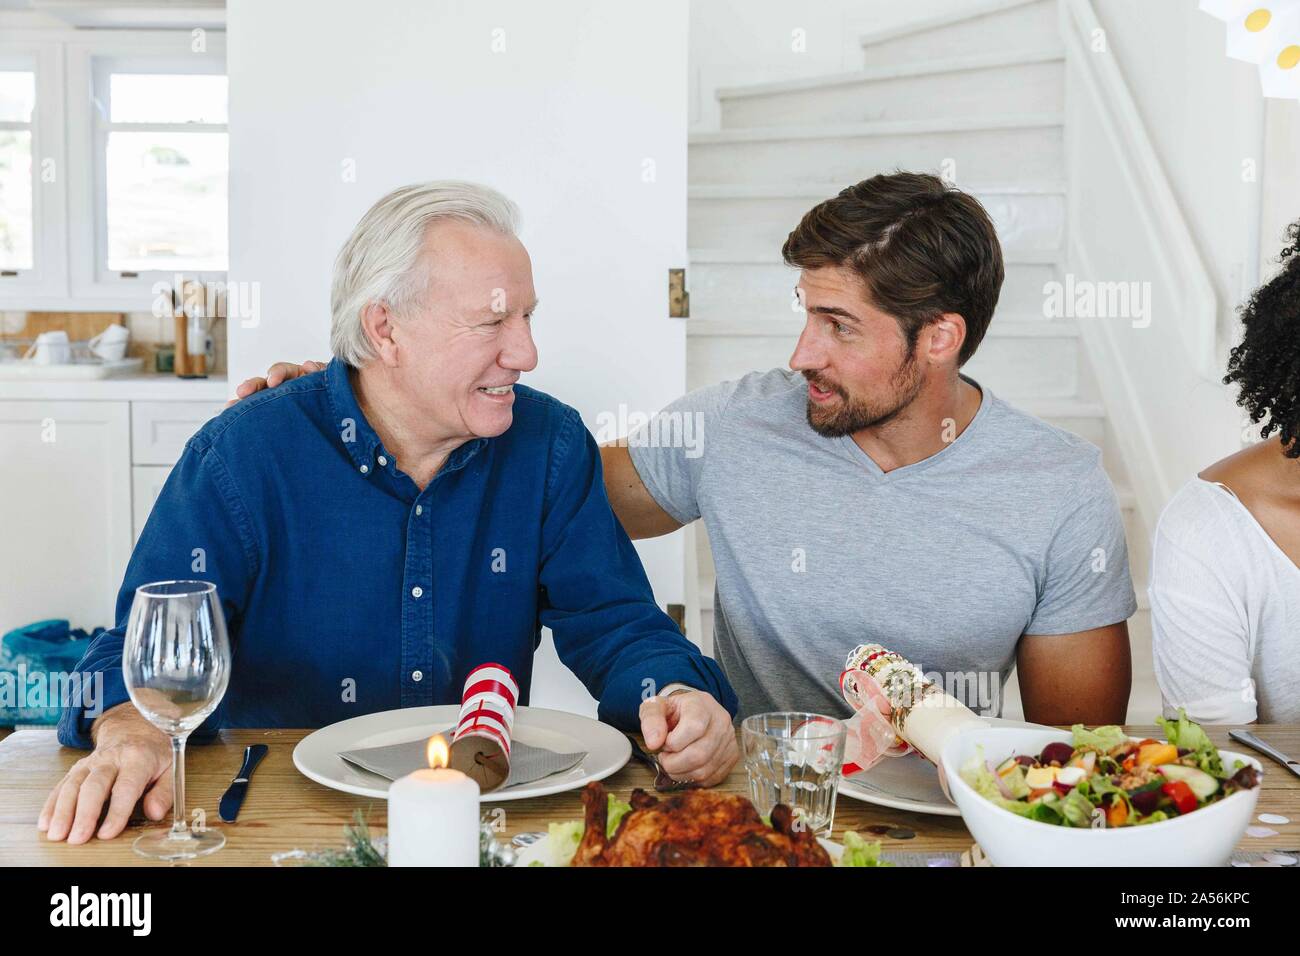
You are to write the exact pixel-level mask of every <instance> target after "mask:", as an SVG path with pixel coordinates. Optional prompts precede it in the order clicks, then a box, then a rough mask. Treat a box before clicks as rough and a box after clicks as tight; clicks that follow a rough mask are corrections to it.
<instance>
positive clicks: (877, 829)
mask: <svg viewBox="0 0 1300 956" xmlns="http://www.w3.org/2000/svg"><path fill="white" fill-rule="evenodd" d="M892 829H894V828H893V827H891V826H890V825H889V824H887V823H873V824H872V825H871V826H869V827H867V832H868V833H870V834H873V835H875V836H884V835H885V834H886V833H888V832H889V831H890V830H892Z"/></svg>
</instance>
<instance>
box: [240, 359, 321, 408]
mask: <svg viewBox="0 0 1300 956" xmlns="http://www.w3.org/2000/svg"><path fill="white" fill-rule="evenodd" d="M324 367H325V363H324V362H313V361H312V360H311V359H308V360H307V361H305V362H303V363H302V364H301V365H294V364H293V363H292V362H276V363H275V364H274V365H272V366H271V367H270V368H268V369H267V370H266V378H246V379H244V380H243V381H242V382H241V383H240V384H239V387H238V388H237V389H235V397H234V398H232V399H231V400H230V401H228V402H226V408H229V407H230V406H231V405H234V404H235V403H236V402H238V401H240V400H241V399H245V398H248V396H250V395H255V394H257V393H258V392H260V391H261V390H262V389H264V388H275V387H276V386H277V385H283V384H284V383H285V382H289V381H292V380H293V379H295V378H298V377H299V376H301V375H310V374H311V373H312V372H319V371H320V370H321V369H323V368H324Z"/></svg>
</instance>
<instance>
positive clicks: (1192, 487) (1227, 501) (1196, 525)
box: [1156, 473, 1250, 551]
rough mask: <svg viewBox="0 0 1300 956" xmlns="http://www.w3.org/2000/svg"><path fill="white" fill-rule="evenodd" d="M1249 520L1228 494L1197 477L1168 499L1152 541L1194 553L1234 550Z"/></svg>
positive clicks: (1213, 484) (1222, 487)
mask: <svg viewBox="0 0 1300 956" xmlns="http://www.w3.org/2000/svg"><path fill="white" fill-rule="evenodd" d="M1202 474H1204V473H1202ZM1249 518H1250V516H1249V514H1247V513H1246V512H1245V509H1244V508H1243V507H1242V505H1241V503H1240V502H1238V501H1235V500H1234V496H1233V493H1232V491H1230V490H1228V489H1227V488H1225V487H1224V486H1223V485H1221V484H1218V483H1217V482H1215V481H1213V480H1209V479H1206V478H1202V477H1200V476H1198V477H1196V478H1193V479H1192V480H1191V481H1189V482H1187V484H1185V485H1183V486H1182V487H1181V488H1179V489H1178V491H1177V492H1176V493H1175V494H1174V496H1173V497H1172V498H1171V499H1169V503H1168V504H1167V505H1165V508H1164V510H1163V511H1162V512H1161V513H1160V520H1159V521H1158V522H1157V523H1156V539H1157V541H1160V540H1165V541H1172V542H1173V543H1175V544H1178V545H1180V546H1182V547H1183V548H1186V549H1189V550H1195V551H1206V550H1208V551H1217V550H1219V549H1222V548H1224V547H1229V548H1233V549H1235V547H1237V546H1238V544H1239V542H1240V541H1241V530H1242V527H1243V525H1244V524H1246V523H1247V521H1248V520H1249Z"/></svg>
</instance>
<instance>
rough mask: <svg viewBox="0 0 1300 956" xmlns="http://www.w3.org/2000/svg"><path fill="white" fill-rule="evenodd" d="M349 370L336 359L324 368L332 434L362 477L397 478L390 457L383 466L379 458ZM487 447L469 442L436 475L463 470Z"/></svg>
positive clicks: (476, 441)
mask: <svg viewBox="0 0 1300 956" xmlns="http://www.w3.org/2000/svg"><path fill="white" fill-rule="evenodd" d="M349 368H350V366H348V364H347V363H346V362H343V361H341V360H339V359H337V358H335V359H331V360H330V363H329V365H327V366H326V367H325V380H326V383H327V385H328V394H329V401H330V409H331V411H332V412H333V414H334V422H333V425H334V429H335V434H336V435H338V437H339V442H340V443H341V444H342V445H343V447H344V448H346V449H347V452H348V454H349V455H351V456H352V462H353V464H355V465H356V466H357V470H358V471H360V472H361V473H362V474H369V473H370V472H371V471H372V470H373V469H375V468H377V467H382V468H384V469H385V470H387V471H389V472H391V473H393V474H396V471H397V463H396V462H395V461H394V460H393V457H392V456H391V455H386V456H385V457H386V459H387V460H386V461H385V463H384V464H383V465H380V464H379V461H378V458H379V455H380V454H381V453H382V450H383V443H382V442H381V441H380V439H379V435H378V433H377V432H376V431H375V430H374V429H373V428H371V427H370V422H368V421H367V420H366V416H365V415H364V414H362V412H361V406H360V405H359V404H358V403H357V396H356V392H354V391H353V390H352V378H351V376H350V375H349V374H348V371H349ZM487 443H488V439H486V438H472V439H470V440H469V441H467V442H465V444H463V445H461V446H460V447H458V448H457V449H456V450H455V451H453V452H452V453H451V454H450V455H448V456H447V462H446V464H444V465H443V466H442V468H441V469H440V470H439V472H438V474H440V475H441V474H445V473H446V472H449V471H455V470H456V469H458V468H460V467H462V466H463V465H464V464H465V463H466V462H467V461H469V460H470V459H471V458H473V457H474V455H476V454H477V453H478V452H479V450H480V449H482V448H483V447H484V446H485V445H486V444H487Z"/></svg>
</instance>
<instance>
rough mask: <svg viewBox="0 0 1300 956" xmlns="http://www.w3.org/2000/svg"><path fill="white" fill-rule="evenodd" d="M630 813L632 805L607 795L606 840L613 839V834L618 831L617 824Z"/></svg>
mask: <svg viewBox="0 0 1300 956" xmlns="http://www.w3.org/2000/svg"><path fill="white" fill-rule="evenodd" d="M631 812H632V804H630V803H628V802H626V801H624V800H620V799H619V798H618V797H616V796H614V795H613V794H612V793H611V794H610V795H609V814H608V816H607V817H606V821H607V822H606V823H605V836H606V837H607V838H608V839H611V840H612V839H614V834H615V833H616V832H617V831H618V825H619V822H620V821H621V820H622V819H623V818H624V817H625V816H627V815H628V814H629V813H631Z"/></svg>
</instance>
